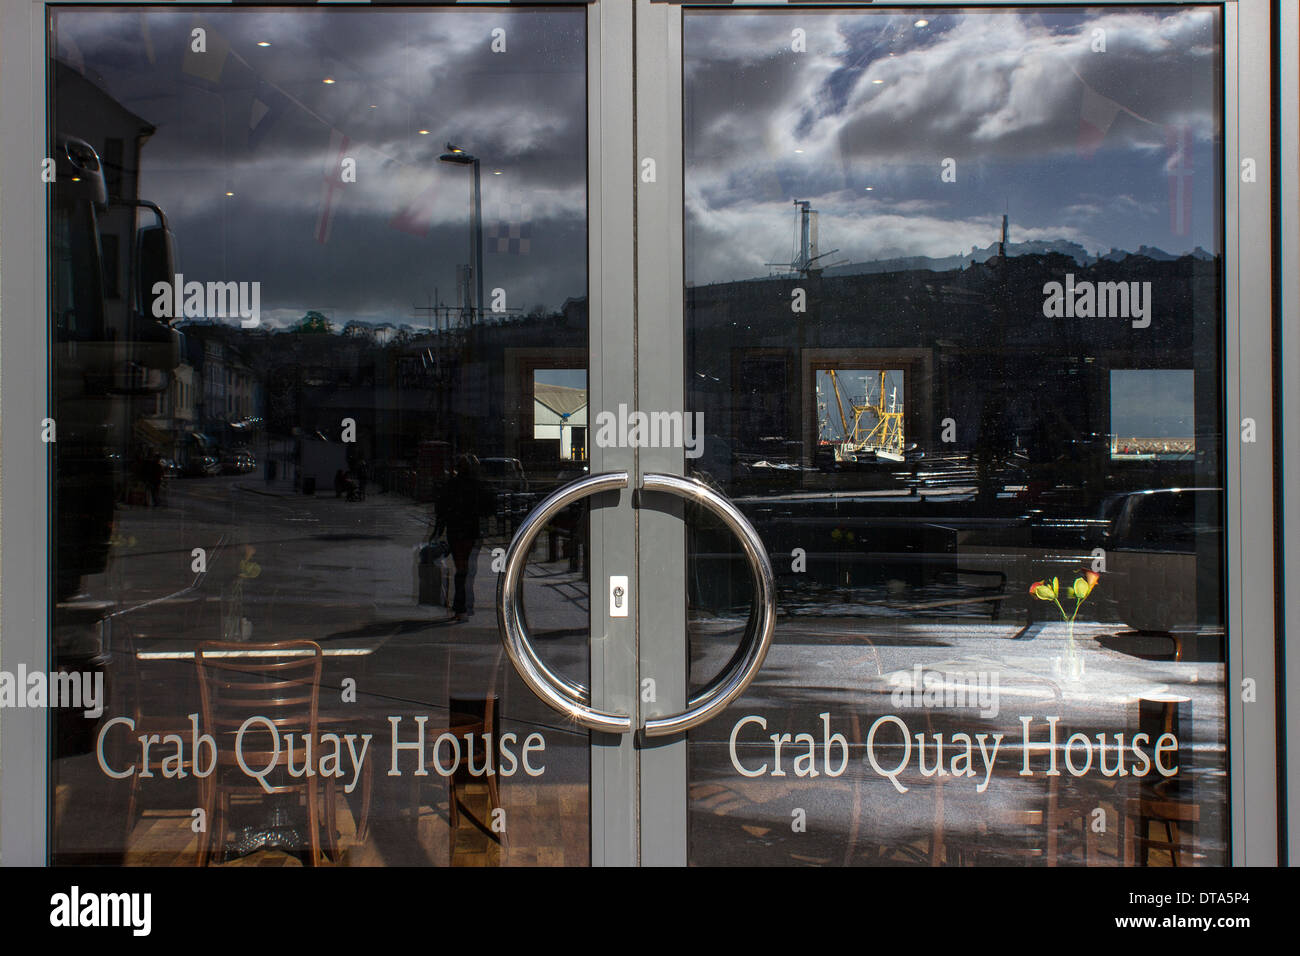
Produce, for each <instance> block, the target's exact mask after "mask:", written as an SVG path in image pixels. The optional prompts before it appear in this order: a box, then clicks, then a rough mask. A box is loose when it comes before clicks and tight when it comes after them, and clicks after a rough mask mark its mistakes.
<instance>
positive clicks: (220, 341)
mask: <svg viewBox="0 0 1300 956" xmlns="http://www.w3.org/2000/svg"><path fill="white" fill-rule="evenodd" d="M51 16H52V21H53V28H52V32H51V40H50V43H51V47H50V57H51V70H50V78H51V79H50V88H49V95H50V101H51V103H52V116H53V129H54V130H55V134H56V137H57V142H55V143H52V144H51V149H52V150H54V151H55V152H54V153H53V155H58V156H59V157H60V159H59V179H58V181H57V184H56V187H55V189H54V194H53V195H54V200H53V202H54V209H55V216H54V217H53V218H52V220H51V221H52V223H53V227H54V228H53V236H52V240H53V241H52V246H51V249H52V252H51V255H52V262H51V266H52V269H51V272H52V274H53V285H54V295H53V296H52V299H51V301H52V302H54V303H55V304H56V310H57V311H56V314H55V315H53V316H51V323H52V327H53V328H55V329H56V330H57V335H56V336H55V340H56V341H55V346H54V347H55V356H54V386H53V390H54V395H53V400H54V402H55V407H56V418H57V421H58V428H59V433H58V444H57V446H52V447H57V452H56V455H57V457H56V473H57V486H56V488H55V494H54V506H53V513H54V516H55V535H56V546H55V548H54V549H53V550H54V562H53V564H54V567H53V574H54V577H55V583H56V586H55V588H54V589H53V590H54V591H55V592H56V601H57V606H56V607H55V608H54V609H53V620H54V626H53V628H52V633H51V642H52V658H53V662H54V666H55V667H57V668H65V669H68V670H71V671H76V672H87V673H91V674H92V675H97V676H103V677H105V678H106V683H105V685H104V686H105V691H104V695H105V697H106V699H103V698H101V699H99V704H100V705H102V713H93V714H92V716H89V717H85V718H84V719H83V718H82V717H81V716H80V714H79V712H78V711H73V710H68V709H63V710H59V711H58V712H57V719H56V720H55V724H54V734H55V741H54V757H55V759H53V761H52V767H51V778H52V787H51V793H52V795H53V797H52V800H53V805H52V807H51V817H52V820H53V830H52V834H53V835H52V847H53V853H52V855H53V858H54V860H55V861H56V862H60V863H63V862H71V863H79V862H93V863H127V864H152V865H157V864H173V863H174V864H188V863H193V862H194V860H195V857H196V854H199V853H200V852H201V851H202V845H203V842H204V840H205V839H206V840H207V841H208V842H210V843H211V856H212V859H211V861H210V862H213V863H219V862H234V861H236V860H238V861H240V862H241V863H243V864H267V865H280V864H281V863H282V862H283V854H284V853H290V854H291V855H295V856H298V857H299V858H301V859H304V860H309V859H310V854H311V852H312V849H313V847H314V846H315V845H316V844H319V845H320V847H321V848H322V852H323V853H325V854H326V855H327V856H328V858H329V860H330V861H331V862H342V863H347V864H426V863H430V864H438V865H445V864H449V863H456V864H466V863H473V864H486V865H498V864H520V863H540V864H571V865H572V864H582V863H585V862H587V860H588V856H589V850H588V803H589V801H588V766H589V758H588V752H587V746H588V736H587V734H586V733H585V732H577V731H575V729H574V728H573V727H572V726H566V725H565V724H564V723H563V722H562V721H559V720H557V719H555V716H554V714H552V713H551V711H549V710H548V709H547V708H546V707H545V706H543V705H542V704H541V703H540V702H539V701H538V700H537V699H536V698H535V697H534V695H533V694H532V693H531V692H530V691H529V690H528V689H527V688H526V687H525V686H524V685H523V684H522V683H521V682H519V681H518V680H517V679H516V677H515V674H514V670H513V668H512V667H510V666H509V663H508V662H507V661H506V660H505V658H504V656H503V652H502V648H501V645H500V641H499V639H498V635H497V625H496V617H495V614H494V613H493V608H492V599H493V595H494V593H495V583H496V581H495V578H496V571H497V567H496V566H495V565H496V562H497V561H498V559H499V556H500V553H501V549H502V548H504V546H505V545H506V544H507V542H508V541H509V538H510V535H511V534H512V532H513V530H514V529H515V528H516V527H517V525H518V523H519V521H520V520H521V519H522V518H523V517H524V516H525V515H526V514H527V513H528V512H529V511H530V510H531V508H532V507H533V504H534V503H535V502H536V501H537V500H538V499H539V498H540V497H541V496H543V495H545V494H547V493H548V491H549V490H551V489H552V488H554V487H555V486H556V485H558V484H559V483H561V482H564V481H567V480H568V479H570V478H572V477H574V476H575V475H579V474H581V473H582V471H583V468H584V463H583V460H582V456H575V455H573V454H567V455H566V454H564V453H563V448H564V447H566V446H564V445H563V442H562V440H561V438H560V437H554V438H552V437H549V436H543V437H539V436H538V435H537V434H536V432H535V422H534V418H535V410H534V407H533V406H534V401H533V398H532V393H533V391H534V381H535V376H536V375H538V374H540V373H539V372H538V370H548V369H564V370H567V371H566V374H567V375H568V376H569V378H570V379H571V380H572V381H568V380H566V382H565V383H564V385H565V387H566V388H568V392H567V393H566V394H567V397H568V400H569V405H570V406H572V407H571V408H569V409H568V410H569V411H570V413H574V412H577V411H578V410H579V408H581V411H582V415H583V416H584V420H585V396H586V369H587V341H588V336H587V305H586V289H587V275H586V251H587V250H586V247H587V191H586V177H587V170H586V155H587V153H586V116H587V111H586V35H585V31H586V15H585V11H583V10H582V9H581V8H567V9H559V8H549V9H545V10H541V9H538V10H514V9H512V10H492V11H490V12H484V11H473V10H447V9H442V10H430V11H420V10H412V9H409V8H404V9H400V10H399V9H390V10H368V9H337V8H336V9H302V8H289V9H257V8H238V9H234V10H221V9H217V8H213V7H203V8H194V9H185V8H174V7H170V6H169V7H168V8H166V9H161V8H157V7H151V8H143V7H142V8H131V9H124V8H123V9H108V8H104V7H95V8H71V7H59V8H54V10H53V13H52V14H51ZM74 161H75V162H79V163H80V165H78V166H76V167H75V169H74ZM98 163H102V172H97V171H96V168H95V167H97V164H98ZM77 170H79V171H80V173H79V174H77V175H74V173H76V171H77ZM96 189H98V190H99V192H98V193H97V192H96ZM97 240H98V241H97ZM101 249H102V250H104V251H105V253H107V252H108V251H110V250H111V251H112V253H113V254H112V255H111V256H109V255H107V254H106V255H105V256H104V258H103V261H102V265H101V260H100V258H99V253H98V251H99V250H101ZM110 264H111V268H112V270H113V271H115V272H117V271H118V270H120V273H119V274H118V276H117V278H115V279H113V280H110V279H108V278H107V277H105V276H104V273H103V271H102V270H103V269H108V268H109V267H110ZM101 315H102V321H101ZM565 431H566V432H570V431H572V429H571V428H570V429H565ZM567 447H568V448H570V449H571V448H572V447H573V444H572V442H569V444H568V446H567ZM585 540H586V519H585V514H584V513H581V512H573V513H569V514H566V515H565V516H563V519H562V520H558V521H557V522H556V523H555V524H554V525H553V526H552V528H551V529H550V533H549V535H543V536H542V537H541V539H540V541H541V542H542V543H541V544H540V545H539V547H538V551H537V553H536V554H534V555H533V560H532V562H531V564H530V566H529V578H528V583H527V586H526V599H527V601H528V605H529V609H530V612H531V617H530V625H531V627H532V629H533V631H534V633H535V634H537V635H542V636H545V638H546V641H545V647H544V653H545V654H546V655H547V658H548V660H549V661H550V663H551V665H552V666H554V667H556V668H557V669H559V670H560V671H562V672H564V673H566V674H569V675H570V676H572V677H574V678H575V679H583V680H585V679H586V674H587V660H588V649H587V632H588V618H587V614H588V611H587V606H588V602H587V594H588V592H589V587H588V574H589V570H588V563H587V561H586V553H587V548H586V546H585ZM292 641H311V642H314V643H315V645H318V646H319V647H320V648H321V651H322V660H321V665H320V672H319V675H316V674H315V672H314V671H313V670H312V666H311V665H312V662H313V661H314V659H315V657H314V655H315V651H314V649H313V648H311V647H310V646H307V647H303V646H295V647H291V648H289V649H288V650H286V649H284V648H279V649H271V648H267V647H265V645H268V644H275V643H277V642H292ZM210 642H225V643H226V644H227V645H229V646H227V647H224V648H220V649H213V648H208V651H205V652H204V655H203V660H202V662H201V663H202V666H198V664H199V663H200V662H197V661H196V656H197V655H198V651H199V648H200V647H201V646H203V645H205V644H208V643H210ZM212 654H216V656H215V657H213V656H211V655H212ZM259 654H260V655H261V656H258V655H259ZM268 655H269V656H268ZM293 655H296V656H293ZM281 658H283V660H281ZM271 660H274V661H277V662H280V663H282V664H283V666H284V668H285V670H284V671H283V673H285V674H294V675H296V676H295V677H294V678H293V679H292V681H290V682H288V683H286V684H284V685H283V686H280V687H278V688H277V686H276V682H275V674H276V673H277V672H274V671H265V670H259V666H260V665H265V664H266V663H267V662H268V661H271ZM304 661H306V664H307V667H306V669H305V670H304V669H303V663H304ZM287 680H288V678H286V681H287ZM90 686H93V681H92V684H91V685H90ZM92 710H93V709H92ZM249 721H251V723H249V724H247V726H246V722H249ZM266 721H273V722H274V727H275V733H271V732H270V729H269V728H270V726H271V725H269V724H267V723H266ZM313 727H314V728H315V736H313V735H312V728H313ZM241 728H243V729H244V731H245V733H244V734H243V735H242V737H241V735H240V733H239V731H240V729H241ZM421 735H422V736H423V744H422V745H421V744H420V743H419V741H420V738H421ZM142 738H143V739H142ZM277 741H278V744H277ZM207 742H210V743H207ZM309 742H310V744H311V746H312V751H313V752H312V755H311V756H310V758H309V757H308V755H307V754H306V752H305V750H306V746H307V744H308V743H309ZM395 744H401V745H402V746H401V747H400V748H397V749H395ZM408 745H409V746H408ZM241 756H242V758H243V763H242V764H241V763H240V762H239V761H238V759H237V758H239V757H241ZM307 766H310V767H311V768H312V771H313V773H311V774H308V773H306V772H305V770H304V768H305V767H307ZM421 766H423V768H424V770H423V771H420V769H419V768H420V767H421ZM394 770H396V771H397V773H396V774H394V773H393V771H394ZM422 773H423V774H427V775H421V774H422ZM200 784H209V785H211V787H210V788H209V787H207V786H200ZM268 788H269V789H273V790H276V791H277V792H275V793H271V792H269V790H268ZM281 788H283V789H282V790H281ZM313 803H314V804H316V805H317V806H318V807H319V819H317V813H316V812H311V813H309V812H308V807H309V806H310V805H311V804H313ZM205 826H206V832H205V833H200V831H201V830H204V828H205ZM313 831H315V832H314V835H313ZM506 832H508V834H509V838H508V839H505V838H504V833H506Z"/></svg>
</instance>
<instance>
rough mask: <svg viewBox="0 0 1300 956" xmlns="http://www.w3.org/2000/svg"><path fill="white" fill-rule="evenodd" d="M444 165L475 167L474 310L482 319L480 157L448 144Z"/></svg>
mask: <svg viewBox="0 0 1300 956" xmlns="http://www.w3.org/2000/svg"><path fill="white" fill-rule="evenodd" d="M438 159H439V160H441V161H442V162H444V163H455V164H457V165H458V166H473V167H474V221H473V223H472V229H473V232H474V283H475V285H474V308H475V311H477V313H478V315H479V316H480V317H482V315H483V314H484V312H483V194H482V192H481V191H480V189H479V168H478V157H477V156H471V155H470V154H469V153H467V152H465V150H464V148H463V147H461V146H453V145H452V144H451V143H448V144H447V152H445V153H443V154H442V155H441V156H439V157H438ZM470 316H471V318H470V321H471V323H472V322H473V316H474V312H471V313H470Z"/></svg>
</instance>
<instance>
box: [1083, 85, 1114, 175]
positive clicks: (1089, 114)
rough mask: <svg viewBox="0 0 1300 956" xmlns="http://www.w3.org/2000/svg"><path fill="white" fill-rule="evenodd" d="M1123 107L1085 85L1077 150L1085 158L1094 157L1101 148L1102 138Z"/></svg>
mask: <svg viewBox="0 0 1300 956" xmlns="http://www.w3.org/2000/svg"><path fill="white" fill-rule="evenodd" d="M1121 109H1122V107H1121V106H1120V105H1119V104H1118V103H1116V102H1115V101H1114V100H1112V99H1108V98H1107V97H1105V96H1102V95H1101V94H1100V93H1098V92H1097V91H1096V90H1094V89H1093V88H1092V87H1090V86H1088V84H1086V83H1085V84H1084V85H1083V104H1082V106H1081V108H1080V111H1079V139H1078V142H1077V143H1076V144H1075V150H1076V152H1078V154H1079V155H1080V156H1082V157H1083V158H1085V159H1092V157H1093V156H1095V155H1096V153H1097V150H1098V149H1100V148H1101V143H1102V140H1104V139H1105V138H1106V133H1107V132H1108V131H1109V130H1110V127H1111V124H1112V123H1114V122H1115V116H1116V114H1118V113H1119V111H1120V110H1121Z"/></svg>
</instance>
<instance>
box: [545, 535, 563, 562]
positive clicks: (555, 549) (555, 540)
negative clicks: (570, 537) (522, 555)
mask: <svg viewBox="0 0 1300 956" xmlns="http://www.w3.org/2000/svg"><path fill="white" fill-rule="evenodd" d="M558 560H560V533H559V532H558V531H556V530H555V529H554V528H547V529H546V563H547V564H550V563H551V562H553V561H558Z"/></svg>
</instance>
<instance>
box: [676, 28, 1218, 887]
mask: <svg viewBox="0 0 1300 956" xmlns="http://www.w3.org/2000/svg"><path fill="white" fill-rule="evenodd" d="M1221 30H1222V26H1221V21H1220V17H1219V13H1218V10H1217V9H1216V8H1213V7H1179V8H1177V9H1176V10H1175V9H1172V8H1167V7H1164V8H1151V7H1148V8H1142V7H1130V8H1125V9H1123V10H1118V9H1068V10H1066V9H1061V8H1054V9H1041V10H1036V9H1031V8H1025V9H1000V10H947V9H945V10H936V9H933V8H932V9H927V10H923V11H911V12H908V11H888V12H886V11H867V10H858V11H848V10H837V11H818V12H813V11H810V10H799V11H795V12H788V11H763V12H753V13H745V14H738V13H736V12H731V11H702V10H699V11H687V12H686V14H685V17H684V58H685V69H684V76H685V100H684V102H685V147H686V148H685V156H686V174H685V198H686V226H685V228H686V236H685V241H686V279H687V288H686V290H685V296H686V330H687V345H686V364H687V374H686V380H687V382H688V383H689V384H688V398H687V400H688V407H689V408H691V409H692V410H693V411H696V412H703V413H704V420H705V429H706V432H707V435H708V440H707V442H706V444H705V453H704V455H703V456H702V457H701V458H699V459H698V460H695V461H694V463H693V466H694V468H695V472H696V474H697V475H698V476H699V477H701V478H703V479H705V480H706V481H709V482H710V483H712V484H714V485H715V486H716V487H720V488H721V489H722V490H724V491H725V493H726V494H727V495H729V496H730V497H731V498H732V499H733V500H734V501H735V502H736V504H737V505H738V506H739V507H740V508H741V509H742V510H743V511H744V512H745V513H746V514H747V515H748V516H749V518H750V520H751V521H752V522H753V523H754V525H755V526H756V528H757V530H758V531H759V533H760V534H761V535H762V537H763V539H764V541H765V543H766V545H767V549H768V551H769V553H770V554H771V556H772V561H773V564H774V567H775V570H776V572H777V576H778V583H779V585H780V612H781V613H780V617H779V619H778V624H777V629H776V638H775V643H774V645H773V648H772V651H771V653H770V654H769V655H768V658H767V662H766V664H765V666H764V668H763V670H762V671H761V672H760V674H759V676H758V678H757V679H756V680H755V682H754V684H753V685H751V687H750V689H749V691H748V692H747V694H746V695H745V696H744V697H743V698H741V699H740V700H739V701H738V702H737V703H735V704H734V705H733V706H732V707H731V708H730V709H729V710H728V711H727V713H726V714H725V715H723V716H721V717H719V718H717V719H716V720H714V721H713V722H712V723H710V724H709V725H706V726H705V727H703V728H701V729H699V730H696V731H693V732H692V733H691V736H690V743H689V762H690V780H691V787H690V801H691V803H690V835H691V843H690V853H691V859H692V861H693V862H696V863H701V864H717V863H740V864H753V863H773V864H776V863H780V864H805V863H819V864H897V865H908V864H922V865H930V864H936V865H957V864H969V863H1039V864H1041V863H1060V864H1063V865H1064V864H1078V865H1082V864H1089V865H1105V864H1114V863H1117V862H1118V863H1137V864H1148V865H1169V864H1171V863H1177V864H1178V865H1200V864H1224V863H1226V862H1227V861H1228V859H1229V857H1228V846H1227V790H1226V768H1227V763H1226V751H1225V723H1224V703H1225V685H1224V660H1225V634H1224V627H1223V623H1224V618H1223V606H1222V593H1223V584H1224V581H1223V573H1224V572H1223V555H1222V533H1221V531H1222V511H1223V482H1224V475H1223V421H1222V418H1221V413H1220V409H1221V408H1222V405H1223V395H1222V391H1221V382H1222V362H1223V357H1222V353H1221V345H1220V342H1221V339H1222V336H1223V313H1222V306H1221V296H1222V288H1221V281H1222V278H1221V277H1222V253H1223V250H1222V246H1221V241H1220V236H1221V226H1222V221H1221V204H1222V193H1221V190H1222V182H1223V171H1222V168H1221V163H1220V159H1219V157H1220V156H1221V153H1222V104H1221V86H1222V73H1221V58H1222V40H1221ZM689 541H690V563H689V568H688V572H687V573H688V590H689V594H690V598H691V615H690V621H691V625H690V634H691V641H692V650H691V662H692V666H691V677H692V683H693V684H695V685H696V686H699V685H701V684H702V683H703V682H705V681H707V680H708V679H709V678H710V677H711V676H712V675H713V674H715V673H717V672H718V671H719V670H720V669H721V668H723V667H724V666H725V665H726V663H727V661H728V660H729V659H730V657H731V654H732V653H733V650H734V648H735V645H736V643H737V641H738V640H739V639H740V637H741V635H742V634H743V632H744V629H745V627H746V623H747V615H748V613H749V602H750V599H751V593H752V591H751V588H750V585H749V577H748V572H747V570H746V566H745V563H744V561H743V558H742V556H741V554H740V552H739V550H738V546H737V544H736V542H735V541H734V540H733V539H732V537H731V536H730V535H729V534H728V533H726V532H725V531H724V530H723V529H722V528H721V527H720V526H718V525H716V524H711V523H710V522H709V521H708V519H707V518H706V517H704V516H701V515H696V516H695V517H694V518H693V523H692V530H691V532H690V537H689ZM1053 727H1054V728H1055V730H1054V731H1053V729H1052V728H1053Z"/></svg>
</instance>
